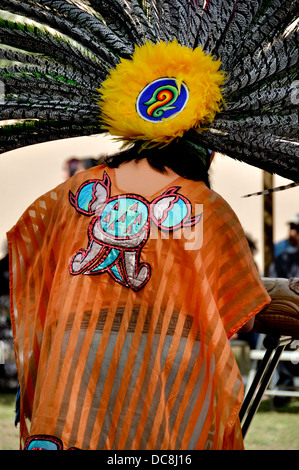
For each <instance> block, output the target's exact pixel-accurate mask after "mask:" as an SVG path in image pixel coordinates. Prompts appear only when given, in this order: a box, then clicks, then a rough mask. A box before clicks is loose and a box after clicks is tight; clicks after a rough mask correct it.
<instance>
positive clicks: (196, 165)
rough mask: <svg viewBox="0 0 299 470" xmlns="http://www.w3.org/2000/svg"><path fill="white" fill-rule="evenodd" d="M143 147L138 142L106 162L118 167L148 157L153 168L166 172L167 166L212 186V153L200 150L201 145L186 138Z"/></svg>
mask: <svg viewBox="0 0 299 470" xmlns="http://www.w3.org/2000/svg"><path fill="white" fill-rule="evenodd" d="M141 147H142V143H141V142H137V143H135V144H134V145H133V146H132V147H130V148H129V149H127V150H125V151H122V152H119V153H117V154H115V155H110V156H108V157H106V159H105V163H106V164H107V165H108V166H109V167H110V168H117V167H118V166H119V165H120V164H121V163H124V162H128V161H131V160H136V161H138V160H141V159H142V158H146V159H147V161H148V163H149V164H150V165H151V166H152V167H153V168H155V169H156V170H158V171H161V172H162V173H165V172H166V167H167V168H170V169H172V170H173V171H174V172H175V173H177V174H178V175H180V176H182V177H183V178H187V179H190V180H194V181H203V182H204V183H206V185H207V186H208V187H210V184H209V174H208V170H209V166H210V157H209V155H210V154H209V152H208V151H207V150H206V149H204V148H200V149H201V150H198V149H199V147H196V148H195V147H193V146H192V144H190V143H189V144H188V142H186V141H185V140H184V141H183V140H179V141H176V142H173V143H170V144H168V145H166V146H165V147H162V148H151V149H142V150H141Z"/></svg>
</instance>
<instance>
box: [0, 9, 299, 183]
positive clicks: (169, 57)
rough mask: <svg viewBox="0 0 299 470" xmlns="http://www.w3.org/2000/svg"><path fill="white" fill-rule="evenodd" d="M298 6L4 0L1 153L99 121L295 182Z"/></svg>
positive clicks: (131, 137) (125, 135)
mask: <svg viewBox="0 0 299 470" xmlns="http://www.w3.org/2000/svg"><path fill="white" fill-rule="evenodd" d="M298 7H299V2H298V0H285V1H284V0H205V1H204V0H171V1H170V0H90V1H75V0H38V1H36V0H22V1H20V0H1V10H0V17H1V18H0V42H1V45H0V60H1V66H2V68H1V69H0V80H1V82H0V85H1V86H2V91H3V95H1V94H0V98H1V96H2V100H1V102H2V104H1V105H0V119H1V121H2V126H1V127H0V151H1V152H4V151H7V150H11V149H14V148H17V147H21V146H25V145H29V144H34V143H38V142H45V141H49V140H54V139H55V140H56V139H63V138H68V137H74V136H81V135H91V134H97V133H100V132H106V131H107V130H108V131H109V132H110V133H111V134H112V135H114V136H117V137H118V138H120V139H122V140H124V141H129V142H130V141H135V140H142V141H143V142H144V145H165V144H167V143H168V142H169V141H171V140H173V139H182V140H183V141H184V139H185V140H186V141H187V140H188V145H189V146H190V145H192V148H194V149H198V154H199V156H201V157H202V148H208V149H211V150H214V151H218V152H221V153H223V154H226V155H228V156H230V157H232V158H235V159H237V160H240V161H243V162H246V163H249V164H251V165H254V166H256V167H258V168H261V169H264V170H267V171H269V172H271V173H277V174H279V175H281V176H284V177H286V178H289V179H291V180H293V181H295V182H296V183H299V164H298V163H299V146H298V107H299V98H298V89H299V79H298V10H299V8H298ZM15 15H18V16H15ZM0 93H1V89H0ZM99 105H100V106H99ZM8 120H9V121H12V123H9V124H7V123H5V121H8ZM3 121H4V123H3ZM189 130H191V131H192V132H189Z"/></svg>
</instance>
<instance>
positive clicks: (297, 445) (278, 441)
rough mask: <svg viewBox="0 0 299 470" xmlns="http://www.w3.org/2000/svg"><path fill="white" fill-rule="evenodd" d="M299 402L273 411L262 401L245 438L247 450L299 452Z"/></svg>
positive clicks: (270, 405) (268, 402)
mask: <svg viewBox="0 0 299 470" xmlns="http://www.w3.org/2000/svg"><path fill="white" fill-rule="evenodd" d="M298 424H299V400H298V399H296V400H294V399H293V400H292V401H291V402H290V403H289V404H288V405H286V406H284V407H282V408H275V409H273V405H272V400H271V399H267V400H265V401H262V402H261V404H260V407H259V409H258V412H257V413H256V415H255V416H254V418H253V420H252V422H251V425H250V427H249V430H248V433H247V435H246V437H245V449H246V450H299V433H298Z"/></svg>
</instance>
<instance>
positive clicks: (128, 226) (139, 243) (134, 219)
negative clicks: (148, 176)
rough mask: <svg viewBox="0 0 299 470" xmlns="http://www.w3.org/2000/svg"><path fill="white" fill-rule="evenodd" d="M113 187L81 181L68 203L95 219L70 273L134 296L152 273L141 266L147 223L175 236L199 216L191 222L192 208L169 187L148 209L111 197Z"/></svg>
mask: <svg viewBox="0 0 299 470" xmlns="http://www.w3.org/2000/svg"><path fill="white" fill-rule="evenodd" d="M110 187H111V181H110V178H109V176H108V174H107V173H106V172H104V174H103V179H102V180H100V179H91V180H88V181H85V182H84V183H83V184H81V186H80V187H79V188H78V190H77V192H76V194H73V193H72V192H70V193H69V200H70V203H71V204H72V205H73V206H74V207H75V209H76V210H77V211H78V212H79V213H80V214H84V215H86V216H94V217H93V219H92V220H91V222H90V224H89V227H88V246H87V248H86V249H80V250H79V251H77V252H76V253H75V254H74V256H73V257H72V259H71V262H70V273H71V274H73V275H78V274H90V275H91V274H93V275H94V274H102V273H104V272H107V273H108V274H109V275H110V276H111V277H112V278H113V279H114V280H115V281H116V282H118V283H120V284H122V285H124V286H126V287H129V288H131V289H132V290H134V291H138V290H139V289H141V288H142V287H144V285H145V284H146V283H147V282H148V280H149V279H150V277H151V267H150V265H149V264H148V263H146V262H142V261H140V255H141V251H142V248H143V246H144V245H145V243H146V242H147V240H148V238H149V236H150V227H151V222H152V223H154V224H155V225H156V226H157V227H158V229H159V230H164V231H170V230H171V231H173V230H178V229H180V228H181V227H183V226H189V227H190V226H193V225H195V224H196V223H197V222H198V221H199V220H200V218H201V214H200V215H198V216H195V217H191V210H192V207H191V203H190V201H189V200H188V199H187V198H186V197H185V196H183V195H181V194H179V193H178V192H177V191H178V190H179V189H180V188H179V187H177V186H173V187H171V188H169V189H167V190H166V191H164V192H163V194H162V195H161V196H159V197H157V198H155V199H154V200H153V201H152V202H151V203H150V202H149V201H147V200H146V199H145V198H144V197H142V196H140V195H138V194H121V195H118V196H114V197H110Z"/></svg>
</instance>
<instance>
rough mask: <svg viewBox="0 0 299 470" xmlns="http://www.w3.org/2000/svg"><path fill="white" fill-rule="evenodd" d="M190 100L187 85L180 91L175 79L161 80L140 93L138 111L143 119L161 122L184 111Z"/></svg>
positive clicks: (155, 81) (152, 83)
mask: <svg viewBox="0 0 299 470" xmlns="http://www.w3.org/2000/svg"><path fill="white" fill-rule="evenodd" d="M188 98H189V91H188V88H187V86H186V85H185V83H182V84H181V86H180V89H179V87H178V85H177V83H176V80H175V78H167V77H166V78H159V79H158V80H154V81H153V82H151V83H149V84H148V85H147V86H146V87H145V88H143V90H142V91H141V92H140V93H139V96H138V98H137V102H136V109H137V112H138V114H139V116H140V117H142V119H144V120H146V121H150V122H161V121H162V120H165V119H169V118H173V117H175V116H176V115H177V114H178V113H180V112H181V111H183V109H184V107H185V106H186V103H187V101H188Z"/></svg>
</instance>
